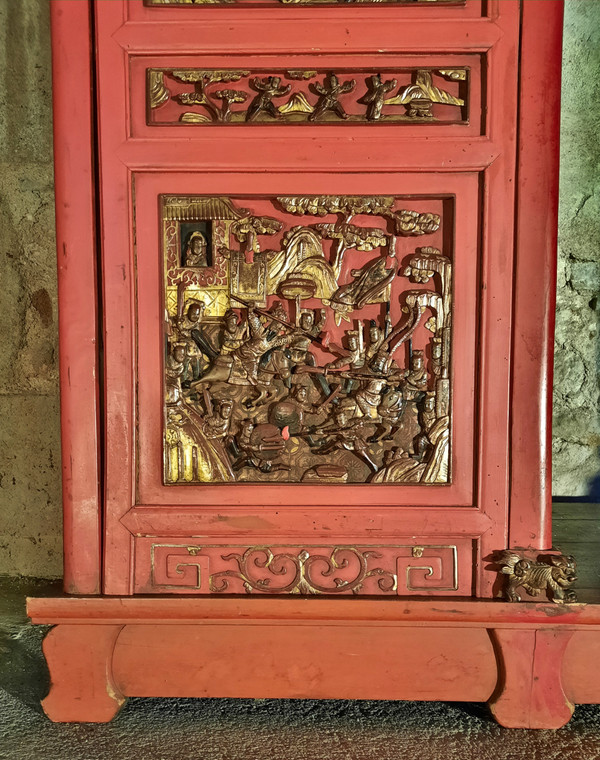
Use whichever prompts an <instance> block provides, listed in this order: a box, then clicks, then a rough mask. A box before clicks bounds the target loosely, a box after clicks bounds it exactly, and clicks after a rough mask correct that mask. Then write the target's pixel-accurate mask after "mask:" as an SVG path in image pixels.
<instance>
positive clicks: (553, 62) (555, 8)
mask: <svg viewBox="0 0 600 760" xmlns="http://www.w3.org/2000/svg"><path fill="white" fill-rule="evenodd" d="M562 27H563V2H562V0H553V2H551V3H549V2H543V0H527V2H526V3H525V2H524V3H523V6H522V32H521V81H520V116H519V154H518V155H519V161H518V171H517V180H518V183H519V184H518V187H519V194H518V196H517V227H516V237H515V241H516V251H517V268H516V278H515V306H514V315H513V319H514V323H515V331H514V338H513V340H514V345H513V368H512V372H513V387H512V400H511V409H512V421H511V426H512V427H511V517H510V545H511V546H523V547H529V546H530V547H532V548H536V549H547V548H549V547H550V546H551V545H552V469H551V468H552V377H553V359H554V312H555V301H556V246H557V226H558V165H559V142H560V118H559V114H560V80H561V63H562V58H561V50H562ZM541 81H548V82H552V83H553V86H552V87H550V88H549V89H548V90H547V91H546V90H545V88H542V87H540V82H541ZM533 146H535V149H534V147H533ZM534 251H535V255H533V252H534Z"/></svg>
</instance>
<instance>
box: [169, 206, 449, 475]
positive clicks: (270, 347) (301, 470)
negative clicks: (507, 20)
mask: <svg viewBox="0 0 600 760" xmlns="http://www.w3.org/2000/svg"><path fill="white" fill-rule="evenodd" d="M161 208H162V219H163V253H164V282H165V293H164V296H165V319H166V322H165V340H164V351H165V359H164V360H165V410H164V413H165V415H164V429H165V437H164V482H165V484H168V485H170V484H197V483H235V482H246V483H248V482H250V483H252V482H256V483H270V482H291V483H313V484H315V483H316V484H343V483H366V482H368V483H394V482H396V483H409V484H410V483H412V484H433V483H435V484H446V483H449V482H450V472H449V462H450V427H451V425H450V416H451V413H450V397H451V388H450V383H451V373H450V359H451V335H452V329H451V322H452V275H451V270H452V251H451V242H450V241H452V239H453V231H452V230H453V214H452V211H451V209H452V202H451V201H450V200H448V199H442V198H423V199H415V198H395V197H391V196H286V197H273V198H247V197H244V198H228V197H206V196H191V197H181V196H177V197H172V196H162V197H161ZM416 243H417V245H415V244H416Z"/></svg>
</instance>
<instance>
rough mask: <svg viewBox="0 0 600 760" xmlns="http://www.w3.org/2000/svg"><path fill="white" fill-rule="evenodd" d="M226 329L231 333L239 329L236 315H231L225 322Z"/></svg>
mask: <svg viewBox="0 0 600 760" xmlns="http://www.w3.org/2000/svg"><path fill="white" fill-rule="evenodd" d="M225 327H226V328H227V329H228V330H229V332H233V331H234V330H235V328H236V327H237V317H236V316H235V314H229V316H228V317H227V319H226V320H225Z"/></svg>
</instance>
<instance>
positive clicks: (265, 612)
mask: <svg viewBox="0 0 600 760" xmlns="http://www.w3.org/2000/svg"><path fill="white" fill-rule="evenodd" d="M28 613H29V615H30V617H31V619H32V622H33V623H35V624H41V623H44V624H51V625H54V626H55V628H53V629H52V630H51V631H50V633H49V634H48V636H47V637H46V639H45V641H44V653H45V655H46V659H47V661H48V667H49V669H50V675H51V681H52V686H51V689H50V693H49V695H48V696H47V697H46V699H45V700H44V702H43V706H44V710H45V711H46V714H47V715H48V717H49V718H50V719H51V720H53V721H64V722H105V721H109V720H110V719H111V718H112V717H114V715H116V713H117V712H118V711H119V709H120V708H121V706H122V705H123V704H124V702H125V699H126V697H128V696H132V697H133V696H135V697H254V698H297V699H402V700H455V701H465V702H488V703H489V704H490V706H491V709H492V713H493V715H494V716H495V718H496V720H497V721H498V722H499V723H500V724H501V725H503V726H507V727H511V728H559V727H560V726H562V725H564V724H565V723H567V721H568V720H569V718H570V717H571V714H572V712H573V705H574V704H575V703H578V702H594V703H595V702H600V664H598V659H597V658H596V659H592V658H590V657H589V654H588V652H589V650H590V646H591V647H592V648H594V647H595V648H596V649H598V648H600V605H583V604H580V605H569V606H560V605H555V604H550V603H536V604H529V603H524V604H507V603H505V602H489V601H476V600H468V601H457V600H453V601H435V600H427V601H407V600H403V599H393V600H387V599H386V600H376V599H364V598H344V599H339V598H338V599H331V598H299V597H295V598H290V597H287V598H281V597H279V598H272V597H271V598H264V597H261V598H256V597H251V598H250V597H249V598H243V599H240V598H236V597H229V598H227V597H208V598H207V597H204V598H194V599H190V598H189V597H188V598H186V599H180V598H177V599H175V598H165V597H161V598H139V597H124V598H122V597H119V598H117V597H86V598H82V597H77V598H76V597H64V598H53V599H29V600H28Z"/></svg>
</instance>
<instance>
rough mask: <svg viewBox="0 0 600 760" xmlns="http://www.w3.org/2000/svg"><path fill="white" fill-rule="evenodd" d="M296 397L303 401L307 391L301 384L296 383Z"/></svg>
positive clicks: (306, 396)
mask: <svg viewBox="0 0 600 760" xmlns="http://www.w3.org/2000/svg"><path fill="white" fill-rule="evenodd" d="M296 398H297V400H298V401H299V402H300V403H304V402H305V401H306V399H307V398H308V393H307V392H306V388H305V387H304V386H303V385H298V386H297V388H296Z"/></svg>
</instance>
